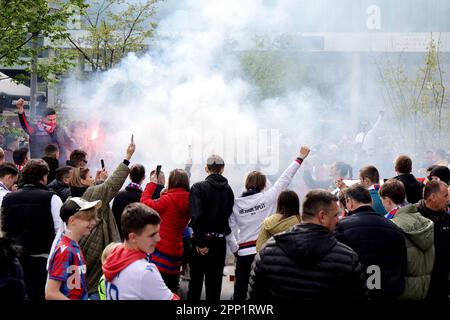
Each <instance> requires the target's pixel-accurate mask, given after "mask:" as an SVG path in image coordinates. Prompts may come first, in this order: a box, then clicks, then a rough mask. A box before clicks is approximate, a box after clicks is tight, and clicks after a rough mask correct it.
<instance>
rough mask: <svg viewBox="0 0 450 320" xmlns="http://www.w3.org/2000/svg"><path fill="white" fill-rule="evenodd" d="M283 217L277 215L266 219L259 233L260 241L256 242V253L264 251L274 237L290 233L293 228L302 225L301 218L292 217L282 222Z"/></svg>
mask: <svg viewBox="0 0 450 320" xmlns="http://www.w3.org/2000/svg"><path fill="white" fill-rule="evenodd" d="M281 218H282V215H281V214H279V213H275V214H273V215H271V216H269V217H267V218H266V219H264V221H263V223H262V225H261V230H260V231H259V235H258V240H256V252H259V250H261V249H262V247H263V246H264V245H265V244H266V242H267V240H269V239H270V238H271V237H273V236H274V235H276V234H278V233H281V232H284V231H288V230H289V229H290V228H291V227H293V226H295V225H296V224H298V223H300V220H299V216H290V217H289V218H286V219H283V220H281Z"/></svg>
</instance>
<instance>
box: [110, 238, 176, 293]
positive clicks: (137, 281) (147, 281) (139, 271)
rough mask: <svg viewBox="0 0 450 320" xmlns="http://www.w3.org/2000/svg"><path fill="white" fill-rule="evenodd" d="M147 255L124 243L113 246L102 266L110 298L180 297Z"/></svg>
mask: <svg viewBox="0 0 450 320" xmlns="http://www.w3.org/2000/svg"><path fill="white" fill-rule="evenodd" d="M146 257H147V255H146V254H145V253H144V252H142V251H138V250H134V249H129V248H126V247H125V246H124V245H119V246H117V247H116V248H114V249H113V251H112V252H111V254H110V255H109V256H108V258H107V259H106V261H105V263H104V265H103V267H102V269H103V274H104V275H105V286H106V298H107V300H179V297H178V296H177V295H176V294H173V293H172V292H171V291H170V290H169V289H168V288H167V286H166V284H165V283H164V281H163V279H162V277H161V274H160V273H159V271H158V269H157V268H156V266H155V264H153V263H151V262H148V261H147V259H146Z"/></svg>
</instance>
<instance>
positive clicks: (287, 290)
mask: <svg viewBox="0 0 450 320" xmlns="http://www.w3.org/2000/svg"><path fill="white" fill-rule="evenodd" d="M337 201H338V199H337V197H336V196H334V195H333V194H331V193H330V192H328V191H325V190H320V189H316V190H311V191H310V192H308V193H307V194H306V196H305V200H304V201H303V204H302V223H301V224H297V225H296V226H294V227H293V229H291V230H290V231H288V232H286V233H282V234H279V235H275V236H274V237H273V238H272V239H271V240H269V241H268V242H267V244H266V246H265V247H264V248H263V249H262V250H261V251H260V252H259V253H257V255H256V257H255V261H254V263H253V270H252V272H251V276H250V286H249V292H248V295H249V297H250V299H251V300H257V301H277V302H288V301H289V302H292V301H298V300H321V299H324V300H336V299H338V300H345V301H348V300H350V301H351V300H365V299H367V289H366V284H365V276H364V272H363V269H362V267H361V264H360V263H359V259H358V256H357V255H356V253H355V252H354V251H353V250H352V249H351V248H350V247H348V246H346V245H345V244H343V243H340V242H338V241H337V240H336V239H335V238H334V237H333V234H332V232H333V230H334V228H335V227H336V223H337V221H338V212H339V208H338V205H337Z"/></svg>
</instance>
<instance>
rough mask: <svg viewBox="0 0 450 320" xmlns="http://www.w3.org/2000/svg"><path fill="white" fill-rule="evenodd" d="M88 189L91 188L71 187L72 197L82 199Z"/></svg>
mask: <svg viewBox="0 0 450 320" xmlns="http://www.w3.org/2000/svg"><path fill="white" fill-rule="evenodd" d="M88 188H89V187H88V186H86V187H74V186H71V187H70V195H71V196H72V197H82V196H83V194H84V192H85V191H86V190H87V189H88Z"/></svg>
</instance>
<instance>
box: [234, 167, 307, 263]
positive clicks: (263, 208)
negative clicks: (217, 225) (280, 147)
mask: <svg viewBox="0 0 450 320" xmlns="http://www.w3.org/2000/svg"><path fill="white" fill-rule="evenodd" d="M300 164H301V161H300V160H295V161H294V162H292V163H291V164H290V165H289V167H288V168H287V169H286V170H284V172H283V173H282V174H281V176H280V177H279V178H278V180H277V181H276V182H275V183H274V184H273V186H272V187H270V188H269V189H268V190H265V191H262V192H258V193H255V194H252V195H249V196H243V197H240V198H237V199H236V200H235V202H234V206H233V214H232V215H231V216H230V220H229V224H230V228H231V230H232V231H233V232H232V233H231V234H230V235H229V236H228V237H227V243H228V246H229V247H230V249H231V251H232V252H236V251H237V252H238V255H239V256H246V255H250V254H255V253H256V240H257V239H258V234H259V231H260V229H261V224H262V222H263V221H264V219H266V218H267V217H268V216H269V215H271V214H272V213H274V212H275V210H276V204H277V199H278V196H279V195H280V193H281V192H282V191H283V190H285V189H286V188H287V187H288V186H289V184H290V183H291V181H292V178H293V177H294V175H295V174H296V173H297V171H298V168H300ZM236 238H237V239H236ZM238 250H239V251H238Z"/></svg>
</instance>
